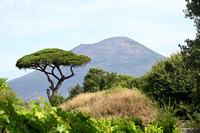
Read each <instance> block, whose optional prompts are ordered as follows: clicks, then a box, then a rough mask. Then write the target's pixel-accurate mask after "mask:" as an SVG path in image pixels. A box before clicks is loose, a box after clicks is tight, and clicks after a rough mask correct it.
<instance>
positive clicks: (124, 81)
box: [83, 68, 138, 92]
mask: <svg viewBox="0 0 200 133" xmlns="http://www.w3.org/2000/svg"><path fill="white" fill-rule="evenodd" d="M137 82H138V81H137V78H135V77H133V76H130V75H122V74H119V75H117V73H116V72H110V73H109V72H108V71H104V70H103V69H99V68H90V70H89V71H88V73H87V75H86V76H85V77H84V82H83V88H84V92H97V91H102V90H109V89H112V88H116V87H122V88H129V89H131V88H133V87H136V86H137Z"/></svg>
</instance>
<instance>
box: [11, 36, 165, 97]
mask: <svg viewBox="0 0 200 133" xmlns="http://www.w3.org/2000/svg"><path fill="white" fill-rule="evenodd" d="M71 51H73V52H74V53H77V54H84V55H87V56H89V57H91V58H92V61H91V62H90V63H89V64H88V65H86V66H84V67H81V68H77V69H74V72H75V76H74V77H72V78H70V79H69V80H66V81H65V82H64V83H63V85H62V86H61V89H60V90H59V91H60V92H62V93H63V96H67V95H68V88H70V86H75V85H76V84H77V83H80V84H82V82H83V78H84V76H85V75H86V74H87V72H88V70H89V68H91V67H96V68H97V67H98V68H101V69H104V70H107V71H115V72H117V73H118V74H125V75H132V76H135V77H139V76H141V75H143V74H144V73H145V72H147V71H150V69H151V65H152V64H153V63H155V62H156V60H160V59H161V58H164V56H162V55H160V54H158V53H156V52H154V51H152V50H150V49H149V48H147V47H145V46H143V45H142V44H140V43H138V42H136V41H134V40H132V39H130V38H127V37H112V38H108V39H105V40H102V41H100V42H98V43H94V44H81V45H79V46H77V47H75V48H74V49H72V50H71ZM62 69H63V71H64V73H68V72H69V69H68V68H62ZM9 84H10V86H11V87H12V88H13V89H14V90H15V91H16V92H17V93H18V94H19V95H20V96H21V97H23V98H24V99H27V98H30V99H32V98H34V92H37V93H38V94H39V95H40V96H43V97H46V91H45V90H46V89H47V88H48V87H49V83H48V81H47V79H46V77H45V75H44V74H43V73H41V72H37V71H34V72H32V73H29V74H27V75H25V76H22V77H20V78H17V79H14V80H12V81H10V83H9Z"/></svg>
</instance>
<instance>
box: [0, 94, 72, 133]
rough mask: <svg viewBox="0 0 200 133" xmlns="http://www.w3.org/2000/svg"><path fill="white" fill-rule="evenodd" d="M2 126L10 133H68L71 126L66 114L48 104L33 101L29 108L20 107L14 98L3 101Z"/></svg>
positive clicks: (1, 103)
mask: <svg viewBox="0 0 200 133" xmlns="http://www.w3.org/2000/svg"><path fill="white" fill-rule="evenodd" d="M0 105H1V106H2V108H1V110H0V112H1V116H2V117H1V118H3V119H0V125H1V126H3V127H4V128H6V130H7V131H9V132H16V133H21V132H26V133H29V132H30V133H36V132H41V133H43V132H44V133H45V132H51V133H53V132H62V133H63V132H67V131H68V129H70V126H69V125H68V123H67V122H66V120H65V119H64V118H65V117H66V116H65V115H66V114H65V113H64V112H62V111H61V110H60V109H56V108H54V107H51V105H50V104H49V103H48V102H45V101H44V99H42V101H35V100H32V101H30V103H29V107H21V106H18V105H17V104H16V103H15V102H14V100H13V99H12V98H7V99H6V100H1V101H0Z"/></svg>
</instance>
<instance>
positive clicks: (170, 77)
mask: <svg viewBox="0 0 200 133" xmlns="http://www.w3.org/2000/svg"><path fill="white" fill-rule="evenodd" d="M183 59H184V58H183V56H182V54H180V53H177V54H173V55H172V56H171V57H170V58H168V59H166V60H160V61H158V62H157V63H156V64H154V66H152V70H151V71H150V72H148V73H146V74H145V75H144V76H142V77H141V81H142V82H141V84H140V85H139V86H140V87H139V88H141V89H142V90H143V91H144V92H146V94H147V95H149V96H151V97H153V98H154V99H155V100H156V101H158V103H160V105H161V106H164V105H168V104H169V103H172V104H171V106H172V107H173V108H174V109H175V115H176V116H179V117H181V118H182V119H189V118H188V114H189V115H193V113H194V112H195V111H197V112H199V108H200V106H199V103H197V102H195V101H197V100H198V98H197V97H194V95H197V94H196V93H197V92H196V89H197V88H196V82H195V80H194V79H195V78H194V75H193V73H192V72H191V71H190V70H188V69H187V67H186V64H185V62H184V61H183Z"/></svg>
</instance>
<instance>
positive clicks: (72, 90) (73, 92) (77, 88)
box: [66, 83, 84, 101]
mask: <svg viewBox="0 0 200 133" xmlns="http://www.w3.org/2000/svg"><path fill="white" fill-rule="evenodd" d="M83 92H84V89H83V87H81V86H80V85H79V83H77V84H76V86H75V87H73V86H71V87H70V89H69V97H67V99H66V101H67V100H69V99H72V98H73V97H75V96H77V95H78V94H81V93H83Z"/></svg>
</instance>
